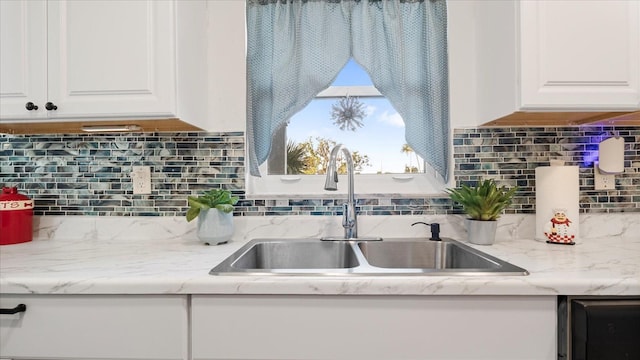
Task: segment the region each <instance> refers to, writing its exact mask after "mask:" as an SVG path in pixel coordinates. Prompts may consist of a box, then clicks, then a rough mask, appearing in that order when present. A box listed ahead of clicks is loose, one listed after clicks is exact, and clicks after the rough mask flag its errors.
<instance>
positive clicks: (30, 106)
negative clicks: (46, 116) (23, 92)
mask: <svg viewBox="0 0 640 360" xmlns="http://www.w3.org/2000/svg"><path fill="white" fill-rule="evenodd" d="M24 107H25V108H27V110H29V111H31V110H38V105H36V104H34V103H32V102H31V101H29V102H28V103H26V104H25V105H24Z"/></svg>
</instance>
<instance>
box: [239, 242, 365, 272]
mask: <svg viewBox="0 0 640 360" xmlns="http://www.w3.org/2000/svg"><path fill="white" fill-rule="evenodd" d="M358 265H359V264H358V259H357V258H356V256H355V253H354V252H353V248H352V247H351V244H349V243H338V242H322V241H316V242H289V241H275V242H258V243H255V244H254V245H253V246H251V247H250V248H249V249H248V250H247V251H246V252H244V253H243V254H242V255H241V256H240V257H238V259H237V260H236V261H234V262H233V263H232V264H231V267H234V268H237V269H336V268H353V267H356V266H358Z"/></svg>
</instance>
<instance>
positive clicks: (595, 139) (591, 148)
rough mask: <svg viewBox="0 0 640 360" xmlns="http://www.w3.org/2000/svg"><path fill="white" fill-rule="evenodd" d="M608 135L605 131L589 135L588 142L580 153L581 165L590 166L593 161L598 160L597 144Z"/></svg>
mask: <svg viewBox="0 0 640 360" xmlns="http://www.w3.org/2000/svg"><path fill="white" fill-rule="evenodd" d="M608 137H609V134H608V133H607V132H603V133H601V134H598V135H594V136H591V137H590V138H589V143H588V144H586V145H585V150H584V153H583V154H582V166H583V167H592V166H593V163H594V162H596V161H598V157H599V155H598V145H599V144H600V142H602V140H604V139H606V138H608Z"/></svg>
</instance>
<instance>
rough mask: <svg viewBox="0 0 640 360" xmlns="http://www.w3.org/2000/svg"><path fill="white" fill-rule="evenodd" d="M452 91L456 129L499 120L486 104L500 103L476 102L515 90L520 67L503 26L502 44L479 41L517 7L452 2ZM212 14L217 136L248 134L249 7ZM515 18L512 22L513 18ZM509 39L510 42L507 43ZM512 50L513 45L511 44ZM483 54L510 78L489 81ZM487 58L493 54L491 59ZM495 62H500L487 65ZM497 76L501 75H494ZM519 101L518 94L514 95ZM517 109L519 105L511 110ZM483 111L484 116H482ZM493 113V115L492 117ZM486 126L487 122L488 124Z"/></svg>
mask: <svg viewBox="0 0 640 360" xmlns="http://www.w3.org/2000/svg"><path fill="white" fill-rule="evenodd" d="M447 6H448V17H449V19H448V23H449V34H448V38H449V90H450V116H451V124H452V128H463V127H474V126H477V125H478V124H479V123H480V122H479V119H487V118H491V119H494V118H496V117H498V116H493V114H495V111H494V110H493V109H487V108H486V104H489V103H491V104H493V103H494V102H481V103H478V102H477V101H476V98H477V94H478V93H485V95H486V96H487V97H491V96H494V94H495V93H492V92H491V91H487V86H488V85H490V84H492V83H495V82H496V81H500V82H501V83H507V84H509V85H511V86H513V85H514V84H515V82H510V81H513V80H512V78H510V77H509V76H506V75H508V74H509V71H506V70H508V67H509V66H511V67H513V66H515V65H514V64H515V61H514V60H513V59H514V56H515V52H514V51H511V49H513V46H511V47H504V46H501V45H504V44H505V43H506V42H507V41H509V40H508V38H509V37H514V36H515V34H509V33H508V32H507V33H505V32H504V31H502V29H503V28H501V27H500V26H501V25H502V24H497V26H494V27H493V28H492V29H493V30H494V32H495V35H499V37H498V38H497V40H496V41H493V42H492V43H487V42H486V41H484V42H481V41H480V40H481V39H487V36H482V37H481V39H479V34H478V33H477V32H478V29H477V27H478V26H477V24H478V23H479V22H482V23H483V24H484V23H487V24H490V23H491V22H495V20H496V16H492V14H494V11H499V12H498V13H499V14H501V16H500V18H505V20H502V21H503V22H504V21H509V20H510V21H514V20H513V13H511V12H510V11H513V8H514V6H515V5H514V2H512V1H503V0H491V1H482V2H478V1H477V0H456V1H449V2H448V3H447ZM208 12H209V26H208V28H209V34H208V36H209V102H208V108H209V114H210V115H209V116H210V118H211V119H214V121H215V122H216V126H215V130H217V131H245V129H246V62H245V46H246V32H245V23H246V16H245V2H244V1H242V0H215V1H209V3H208ZM509 14H511V18H510V19H509ZM505 39H506V40H505ZM511 45H512V44H511ZM476 51H481V52H482V54H483V55H484V57H482V58H481V59H484V60H485V61H489V62H490V64H482V66H487V65H488V66H491V67H494V68H498V69H500V68H502V69H505V71H504V73H505V77H503V78H501V79H496V78H495V77H492V78H485V77H484V74H485V73H483V72H478V71H477V68H478V57H477V54H476ZM486 55H489V57H487V56H486ZM487 58H489V59H495V61H494V60H486V59H487ZM491 73H495V72H494V71H492V72H491ZM509 82H510V83H509ZM514 96H515V90H514ZM498 103H503V104H513V102H512V99H508V98H501V99H499V100H498ZM510 106H513V105H510ZM479 109H482V112H483V115H482V116H480V115H479V114H478V111H479ZM487 114H491V115H489V116H487ZM485 121H486V120H485Z"/></svg>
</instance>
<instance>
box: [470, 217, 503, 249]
mask: <svg viewBox="0 0 640 360" xmlns="http://www.w3.org/2000/svg"><path fill="white" fill-rule="evenodd" d="M497 228H498V221H480V220H471V219H467V236H468V240H469V242H470V243H472V244H476V245H492V244H493V243H494V242H495V240H496V229H497Z"/></svg>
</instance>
